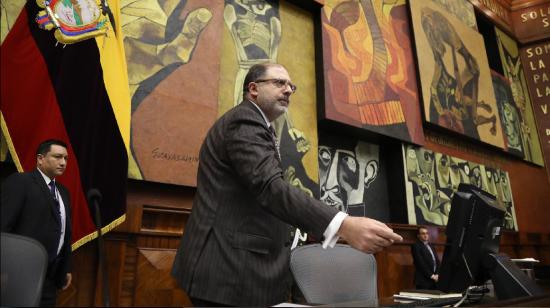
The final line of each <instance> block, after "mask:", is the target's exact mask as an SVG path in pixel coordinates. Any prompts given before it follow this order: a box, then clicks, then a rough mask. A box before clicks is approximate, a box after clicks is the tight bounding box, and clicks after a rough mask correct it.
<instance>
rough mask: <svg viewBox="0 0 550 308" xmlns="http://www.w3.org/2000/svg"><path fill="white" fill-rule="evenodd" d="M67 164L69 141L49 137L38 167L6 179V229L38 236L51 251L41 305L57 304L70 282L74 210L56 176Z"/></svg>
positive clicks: (41, 147) (42, 146)
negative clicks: (67, 143)
mask: <svg viewBox="0 0 550 308" xmlns="http://www.w3.org/2000/svg"><path fill="white" fill-rule="evenodd" d="M66 167H67V145H66V144H65V143H64V142H62V141H59V140H53V139H52V140H46V141H44V142H42V143H41V144H40V145H39V146H38V149H37V151H36V169H35V170H33V171H31V172H24V173H15V174H12V175H11V176H9V177H8V178H7V179H6V180H5V181H4V182H3V183H2V204H1V208H2V232H10V233H15V234H19V235H23V236H28V237H31V238H34V239H36V240H37V241H39V242H40V243H41V244H42V245H44V248H46V251H47V252H48V269H47V274H46V278H45V280H44V286H43V289H42V299H41V302H40V306H55V303H56V297H57V289H63V290H65V289H66V288H67V287H68V286H69V285H70V284H71V279H72V275H71V273H70V271H71V270H70V267H71V220H70V217H71V210H70V199H69V192H68V191H67V189H66V188H65V187H64V186H63V185H61V184H60V183H57V181H56V180H55V178H56V177H58V176H60V175H62V174H63V172H65V168H66Z"/></svg>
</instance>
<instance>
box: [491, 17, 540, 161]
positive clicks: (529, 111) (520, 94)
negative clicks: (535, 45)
mask: <svg viewBox="0 0 550 308" xmlns="http://www.w3.org/2000/svg"><path fill="white" fill-rule="evenodd" d="M495 31H496V34H497V44H498V49H499V53H500V60H501V62H502V68H503V70H504V76H506V78H507V79H508V81H509V83H510V87H511V90H512V96H513V102H512V103H513V104H514V105H515V106H516V107H517V109H518V111H519V115H518V121H519V124H520V130H519V134H520V138H521V153H520V156H521V157H523V158H524V159H525V160H526V161H530V162H532V163H535V164H537V165H540V166H542V165H544V159H543V156H542V149H541V146H540V141H539V137H538V135H537V126H536V123H535V116H534V113H533V107H532V104H531V99H530V98H529V92H528V90H527V82H526V79H525V75H524V74H523V65H522V63H521V59H520V55H519V49H518V46H517V43H516V42H515V41H514V40H513V39H512V38H510V37H509V36H508V35H506V34H505V33H504V32H502V31H501V30H499V29H498V28H496V27H495Z"/></svg>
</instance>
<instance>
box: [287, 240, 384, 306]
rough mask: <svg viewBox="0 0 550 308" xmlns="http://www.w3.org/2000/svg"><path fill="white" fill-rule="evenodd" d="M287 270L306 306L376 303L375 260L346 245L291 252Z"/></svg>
mask: <svg viewBox="0 0 550 308" xmlns="http://www.w3.org/2000/svg"><path fill="white" fill-rule="evenodd" d="M290 270H291V272H292V274H293V275H294V278H295V280H296V283H297V284H298V287H299V288H300V290H301V291H302V293H303V295H304V298H305V299H306V301H307V302H308V303H315V304H335V303H344V302H351V301H366V300H369V301H370V300H372V301H373V305H375V304H376V300H377V299H378V294H377V292H378V291H377V284H376V259H375V258H374V256H373V255H371V254H365V253H363V252H360V251H358V250H356V249H354V248H351V246H349V245H342V244H336V246H335V247H334V248H327V249H323V247H322V246H321V245H320V244H312V245H305V246H301V247H297V248H296V249H294V250H293V251H292V252H291V256H290Z"/></svg>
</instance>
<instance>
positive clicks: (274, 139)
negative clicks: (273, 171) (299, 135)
mask: <svg viewBox="0 0 550 308" xmlns="http://www.w3.org/2000/svg"><path fill="white" fill-rule="evenodd" d="M269 131H270V132H271V135H272V137H273V142H274V143H275V148H276V149H277V157H279V160H281V152H280V151H279V140H278V139H277V134H275V129H274V128H273V125H271V126H269Z"/></svg>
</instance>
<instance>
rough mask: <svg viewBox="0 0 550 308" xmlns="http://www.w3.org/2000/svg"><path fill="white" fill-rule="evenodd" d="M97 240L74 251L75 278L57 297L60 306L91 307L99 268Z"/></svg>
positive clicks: (73, 271)
mask: <svg viewBox="0 0 550 308" xmlns="http://www.w3.org/2000/svg"><path fill="white" fill-rule="evenodd" d="M96 251H97V241H92V242H90V243H87V244H86V245H84V246H82V247H80V248H79V249H77V250H76V251H75V252H73V270H72V275H73V280H72V283H71V286H69V288H67V290H65V291H61V292H59V294H58V297H57V306H59V307H77V306H80V307H91V306H93V304H94V292H95V281H96V268H97V254H96Z"/></svg>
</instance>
